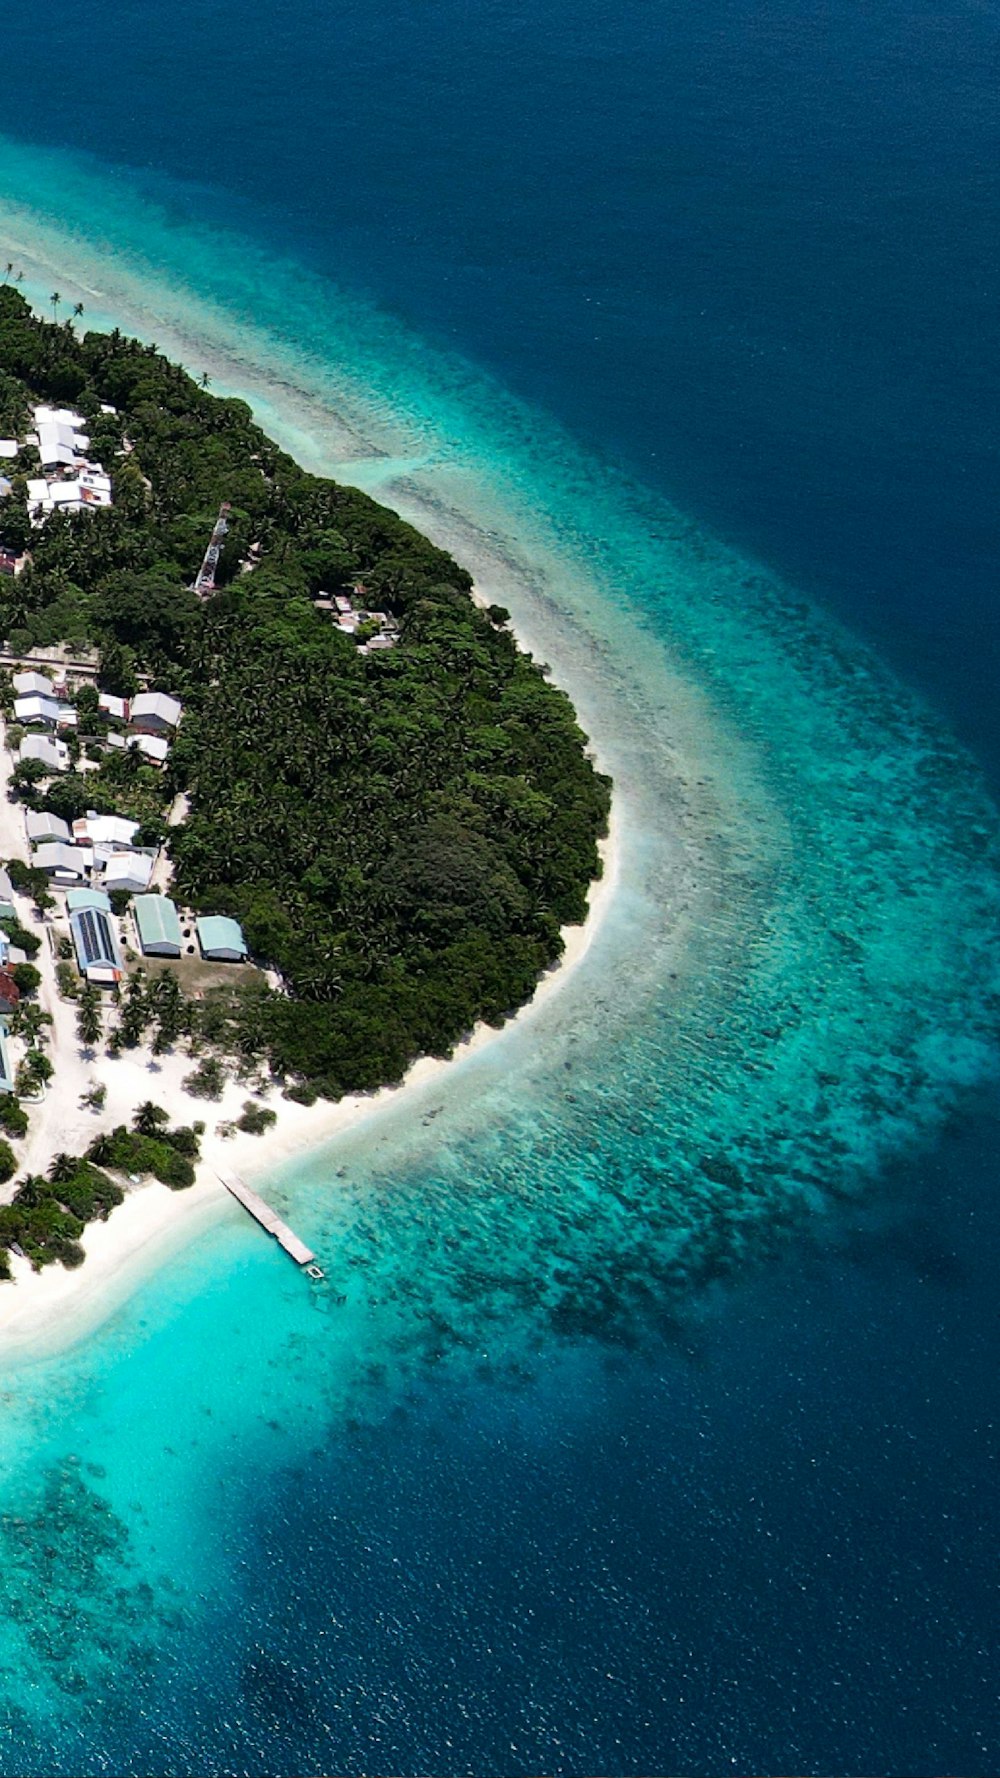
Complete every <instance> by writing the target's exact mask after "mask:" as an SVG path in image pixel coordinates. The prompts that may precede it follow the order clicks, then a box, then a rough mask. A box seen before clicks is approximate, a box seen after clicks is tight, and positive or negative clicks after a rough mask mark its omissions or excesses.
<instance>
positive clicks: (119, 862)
mask: <svg viewBox="0 0 1000 1778" xmlns="http://www.w3.org/2000/svg"><path fill="white" fill-rule="evenodd" d="M152 874H153V860H152V858H150V857H149V855H148V853H146V852H113V853H112V855H111V857H110V858H109V859H108V863H107V868H106V870H105V872H104V887H105V889H106V890H107V891H108V894H109V895H110V893H111V891H112V890H113V889H145V887H146V885H147V883H148V882H149V879H150V877H151V876H152Z"/></svg>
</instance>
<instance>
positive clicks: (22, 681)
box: [11, 672, 56, 698]
mask: <svg viewBox="0 0 1000 1778" xmlns="http://www.w3.org/2000/svg"><path fill="white" fill-rule="evenodd" d="M11 684H12V685H13V687H14V696H15V697H16V698H27V697H30V696H31V693H32V692H35V693H37V695H38V696H39V697H40V698H54V697H55V695H56V688H55V686H54V685H53V683H52V681H51V679H46V677H45V674H44V673H32V672H24V673H15V674H14V675H13V678H12V680H11Z"/></svg>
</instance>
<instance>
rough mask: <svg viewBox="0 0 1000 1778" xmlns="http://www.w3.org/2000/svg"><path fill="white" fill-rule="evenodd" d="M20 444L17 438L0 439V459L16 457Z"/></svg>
mask: <svg viewBox="0 0 1000 1778" xmlns="http://www.w3.org/2000/svg"><path fill="white" fill-rule="evenodd" d="M17 451H18V444H17V439H16V438H0V457H7V458H10V457H16V456H17Z"/></svg>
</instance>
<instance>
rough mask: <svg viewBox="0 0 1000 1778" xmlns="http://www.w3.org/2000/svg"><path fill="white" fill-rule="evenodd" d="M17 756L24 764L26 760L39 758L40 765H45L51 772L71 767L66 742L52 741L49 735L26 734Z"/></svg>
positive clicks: (63, 770)
mask: <svg viewBox="0 0 1000 1778" xmlns="http://www.w3.org/2000/svg"><path fill="white" fill-rule="evenodd" d="M17 757H18V761H19V762H20V763H21V764H22V765H23V764H24V763H25V761H26V760H29V759H37V761H38V763H39V765H43V766H45V768H46V770H47V771H49V772H65V771H66V770H67V769H68V767H69V754H68V752H67V750H66V744H65V742H64V741H52V740H50V739H49V736H48V735H25V737H24V740H23V741H22V742H21V745H20V747H19V748H18V750H17Z"/></svg>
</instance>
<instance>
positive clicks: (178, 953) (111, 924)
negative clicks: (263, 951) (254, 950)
mask: <svg viewBox="0 0 1000 1778" xmlns="http://www.w3.org/2000/svg"><path fill="white" fill-rule="evenodd" d="M66 912H67V914H68V916H69V929H70V936H71V938H72V940H73V949H74V952H75V954H76V961H77V965H78V967H79V970H80V974H81V975H82V976H84V977H85V978H86V980H87V981H88V982H93V983H94V985H95V986H97V987H113V986H115V985H116V984H117V983H118V982H120V981H121V980H122V978H123V976H124V975H125V964H124V962H123V959H122V950H121V944H120V942H119V937H118V925H117V921H116V920H115V916H114V912H113V910H112V906H111V902H110V899H109V897H108V894H107V890H106V888H104V889H98V888H93V887H88V888H80V889H70V890H69V891H68V893H67V896H66ZM132 916H133V920H134V923H135V929H136V934H137V936H138V940H139V946H140V949H141V951H142V954H143V956H144V957H160V958H165V957H173V958H180V957H182V956H185V955H190V956H193V955H197V954H200V955H201V956H202V957H203V958H204V959H205V961H206V962H219V963H242V962H244V961H245V959H246V955H247V947H246V942H245V940H244V937H243V933H242V930H241V928H240V926H239V924H238V923H237V921H235V920H229V919H225V918H223V916H222V915H219V914H208V915H202V916H199V917H198V918H192V919H190V920H189V923H188V924H186V925H183V926H182V923H181V919H180V916H179V915H178V913H177V909H176V907H175V905H174V903H173V902H172V901H171V900H170V897H169V896H167V895H136V896H135V898H134V900H133V902H132Z"/></svg>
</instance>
